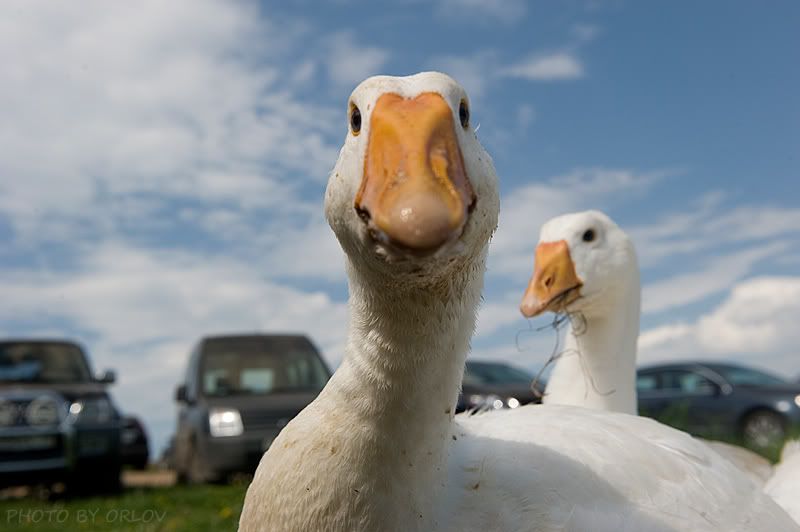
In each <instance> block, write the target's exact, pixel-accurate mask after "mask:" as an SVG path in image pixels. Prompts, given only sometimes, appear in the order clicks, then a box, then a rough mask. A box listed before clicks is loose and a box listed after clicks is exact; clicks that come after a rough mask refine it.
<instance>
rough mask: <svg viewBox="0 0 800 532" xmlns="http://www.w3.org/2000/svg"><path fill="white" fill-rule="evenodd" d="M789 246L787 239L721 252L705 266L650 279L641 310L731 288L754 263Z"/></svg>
mask: <svg viewBox="0 0 800 532" xmlns="http://www.w3.org/2000/svg"><path fill="white" fill-rule="evenodd" d="M787 248H788V243H787V242H773V243H770V244H766V245H763V246H755V247H750V248H747V249H745V250H742V251H736V252H730V253H725V254H721V255H720V256H717V257H716V258H714V259H711V260H709V261H707V262H706V264H705V266H704V267H702V268H697V265H696V264H689V266H690V271H689V272H688V273H682V274H679V275H675V276H672V277H667V278H664V279H661V280H659V281H655V282H652V283H648V284H647V285H645V287H644V289H643V292H642V312H643V313H645V314H646V313H652V312H662V311H665V310H668V309H671V308H679V307H682V306H685V305H688V304H690V303H693V302H695V301H699V300H701V299H703V298H705V297H708V296H710V295H712V294H716V293H719V292H722V291H724V290H726V289H728V288H729V287H730V286H731V285H732V284H733V283H735V282H736V281H737V280H739V279H741V278H742V277H744V276H746V275H747V274H749V273H750V272H751V271H752V270H753V268H754V266H755V265H756V264H757V263H758V262H759V261H762V260H764V259H766V258H769V257H773V256H775V255H778V254H779V253H781V252H783V251H785V250H786V249H787Z"/></svg>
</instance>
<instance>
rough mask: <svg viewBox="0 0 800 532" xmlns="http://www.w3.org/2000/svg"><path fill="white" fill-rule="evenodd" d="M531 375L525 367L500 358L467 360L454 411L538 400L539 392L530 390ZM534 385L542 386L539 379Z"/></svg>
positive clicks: (511, 405)
mask: <svg viewBox="0 0 800 532" xmlns="http://www.w3.org/2000/svg"><path fill="white" fill-rule="evenodd" d="M533 378H534V377H533V375H531V374H530V373H528V372H527V371H525V370H523V369H520V368H517V367H514V366H512V365H510V364H506V363H504V362H488V361H479V360H470V361H467V365H466V367H465V368H464V380H463V381H462V390H461V395H459V396H458V402H457V403H456V412H462V411H464V410H472V409H475V410H483V409H495V410H497V409H501V408H517V407H518V406H521V405H525V404H528V403H538V402H540V401H541V399H540V397H541V394H538V395H537V394H536V393H534V392H533V389H532V388H531V383H532V382H533ZM537 388H538V389H539V390H542V389H544V384H543V383H540V385H537Z"/></svg>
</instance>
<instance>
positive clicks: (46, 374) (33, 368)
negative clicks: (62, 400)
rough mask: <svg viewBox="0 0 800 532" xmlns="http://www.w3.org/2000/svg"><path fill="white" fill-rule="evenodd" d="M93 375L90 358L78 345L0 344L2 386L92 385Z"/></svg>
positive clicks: (43, 343)
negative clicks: (27, 384) (42, 384)
mask: <svg viewBox="0 0 800 532" xmlns="http://www.w3.org/2000/svg"><path fill="white" fill-rule="evenodd" d="M91 375H92V374H91V371H90V370H89V365H88V364H87V362H86V357H85V356H84V354H83V351H81V349H80V348H79V347H78V346H76V345H73V344H65V343H55V342H54V343H47V342H3V343H0V382H46V383H74V382H88V381H90V380H91V379H92V377H91Z"/></svg>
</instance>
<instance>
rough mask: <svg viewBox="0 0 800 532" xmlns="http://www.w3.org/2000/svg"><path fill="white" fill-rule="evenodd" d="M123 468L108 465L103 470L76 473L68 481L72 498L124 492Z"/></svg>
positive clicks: (117, 465)
mask: <svg viewBox="0 0 800 532" xmlns="http://www.w3.org/2000/svg"><path fill="white" fill-rule="evenodd" d="M121 474H122V467H121V465H120V464H108V465H107V466H104V467H102V468H97V469H95V468H93V469H88V470H77V471H74V472H73V473H72V474H71V476H70V479H69V480H68V481H67V483H66V484H67V492H68V493H69V494H70V495H72V496H77V497H85V496H89V495H108V494H114V493H119V492H120V491H122V478H121Z"/></svg>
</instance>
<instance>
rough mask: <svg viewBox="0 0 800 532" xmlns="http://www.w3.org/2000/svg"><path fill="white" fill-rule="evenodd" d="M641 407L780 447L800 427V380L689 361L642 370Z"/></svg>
mask: <svg viewBox="0 0 800 532" xmlns="http://www.w3.org/2000/svg"><path fill="white" fill-rule="evenodd" d="M636 388H637V391H638V395H639V412H640V414H642V415H646V416H649V417H654V418H657V419H659V420H661V421H662V422H665V423H668V424H671V425H674V426H677V427H678V428H681V429H683V430H686V431H687V432H690V433H692V434H695V435H698V436H704V437H708V438H716V439H727V440H733V441H741V442H742V443H744V444H745V445H746V446H748V447H751V448H753V449H755V450H768V449H774V448H775V447H776V446H779V445H780V444H781V443H782V442H783V440H784V439H785V438H786V436H787V435H788V434H790V433H791V432H792V431H793V430H796V429H797V428H798V427H800V384H797V383H791V382H789V381H787V380H784V379H781V378H779V377H776V376H775V375H771V374H769V373H766V372H764V371H760V370H755V369H751V368H747V367H744V366H739V365H735V364H723V363H717V362H708V363H705V362H685V363H674V364H662V365H658V366H650V367H646V368H642V369H640V370H639V371H638V373H637V379H636Z"/></svg>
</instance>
